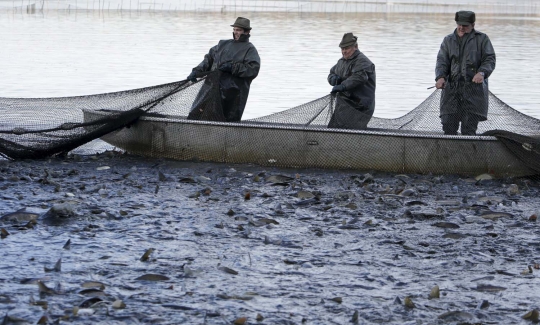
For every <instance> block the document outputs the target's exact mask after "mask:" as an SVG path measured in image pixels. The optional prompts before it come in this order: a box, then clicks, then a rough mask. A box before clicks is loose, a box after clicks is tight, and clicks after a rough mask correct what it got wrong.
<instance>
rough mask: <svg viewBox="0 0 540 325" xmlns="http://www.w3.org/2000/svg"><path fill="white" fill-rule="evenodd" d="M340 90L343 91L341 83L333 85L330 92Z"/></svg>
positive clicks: (338, 91) (343, 87)
mask: <svg viewBox="0 0 540 325" xmlns="http://www.w3.org/2000/svg"><path fill="white" fill-rule="evenodd" d="M342 91H345V86H343V85H335V86H334V87H332V91H331V92H332V93H340V92H342Z"/></svg>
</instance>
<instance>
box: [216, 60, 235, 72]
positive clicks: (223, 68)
mask: <svg viewBox="0 0 540 325" xmlns="http://www.w3.org/2000/svg"><path fill="white" fill-rule="evenodd" d="M232 68H233V66H232V63H231V62H225V63H223V64H222V65H220V66H219V68H218V69H219V70H220V71H223V72H228V73H231V71H232Z"/></svg>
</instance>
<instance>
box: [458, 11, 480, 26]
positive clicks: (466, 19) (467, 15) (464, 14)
mask: <svg viewBox="0 0 540 325" xmlns="http://www.w3.org/2000/svg"><path fill="white" fill-rule="evenodd" d="M455 20H456V23H457V24H458V25H466V26H468V25H470V24H474V22H475V21H476V15H475V14H474V12H472V11H465V10H463V11H458V12H456V18H455Z"/></svg>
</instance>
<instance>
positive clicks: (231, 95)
mask: <svg viewBox="0 0 540 325" xmlns="http://www.w3.org/2000/svg"><path fill="white" fill-rule="evenodd" d="M231 27H233V33H232V34H233V38H232V39H228V40H221V41H219V43H218V44H217V45H215V46H214V47H212V48H211V49H210V51H209V52H208V54H206V55H205V56H204V60H203V61H202V62H201V63H199V65H198V66H196V67H195V68H193V71H192V72H191V74H190V75H189V76H188V77H187V78H186V79H187V80H190V81H192V82H196V81H197V77H201V74H202V73H204V72H207V71H215V70H219V71H220V76H219V88H220V93H221V107H222V108H223V115H224V118H225V120H226V121H227V122H237V121H240V119H241V118H242V114H243V113H244V108H245V106H246V102H247V99H248V94H249V88H250V85H251V82H252V81H253V79H255V78H256V77H257V75H258V74H259V69H260V67H261V59H260V57H259V53H258V52H257V49H256V48H255V46H254V45H253V44H252V43H251V42H250V41H249V37H250V31H251V27H250V21H249V19H247V18H244V17H238V18H237V19H236V21H235V22H234V24H232V25H231ZM203 96H204V93H203V92H202V91H201V92H199V95H198V98H197V99H196V100H195V102H201V98H199V97H203ZM194 106H195V104H194ZM188 118H189V117H188Z"/></svg>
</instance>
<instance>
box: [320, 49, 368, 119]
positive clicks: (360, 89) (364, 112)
mask: <svg viewBox="0 0 540 325" xmlns="http://www.w3.org/2000/svg"><path fill="white" fill-rule="evenodd" d="M333 75H337V76H339V77H340V78H341V80H342V81H341V85H343V86H344V87H345V91H343V92H340V93H337V96H336V102H335V113H334V115H333V116H332V118H331V119H330V123H329V124H328V127H335V128H345V129H365V128H366V127H367V124H368V122H369V120H370V119H371V117H372V116H373V112H374V111H375V86H376V80H375V79H376V78H375V65H374V64H373V62H371V61H370V60H369V59H368V58H367V57H366V56H365V55H364V54H363V53H362V52H360V51H359V50H356V51H355V52H354V53H353V55H352V56H351V58H349V59H344V58H341V59H339V61H338V62H337V64H336V65H335V66H333V67H332V69H330V74H329V75H328V82H329V83H330V81H331V78H332V77H333Z"/></svg>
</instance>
